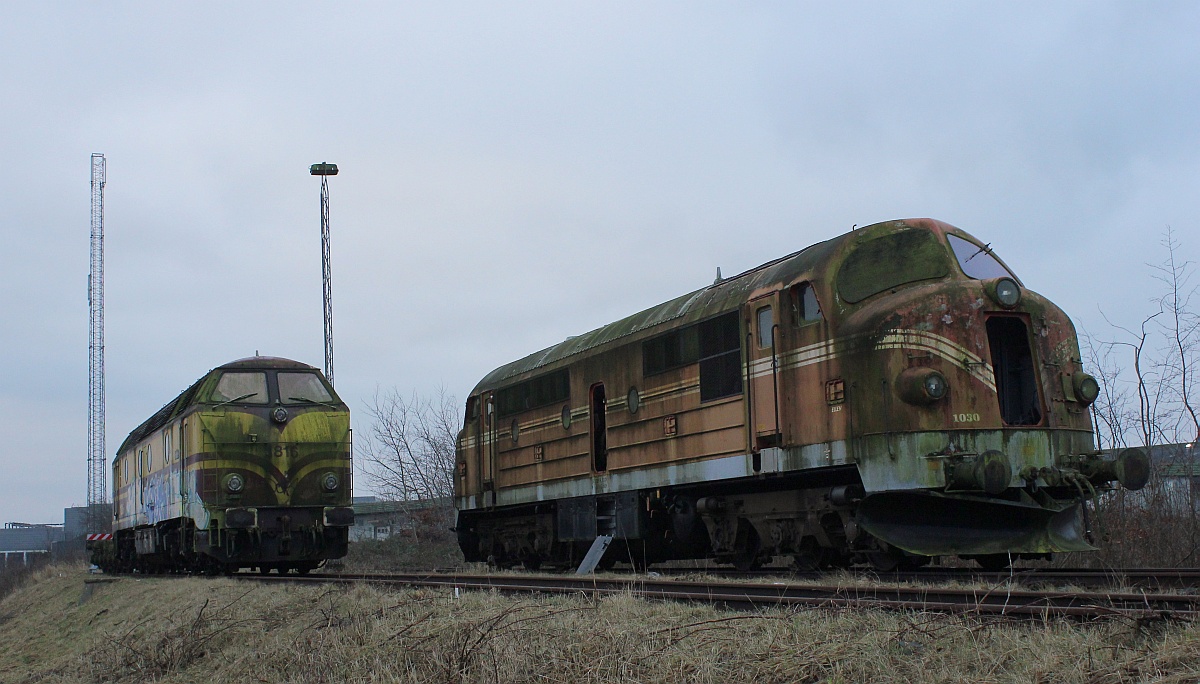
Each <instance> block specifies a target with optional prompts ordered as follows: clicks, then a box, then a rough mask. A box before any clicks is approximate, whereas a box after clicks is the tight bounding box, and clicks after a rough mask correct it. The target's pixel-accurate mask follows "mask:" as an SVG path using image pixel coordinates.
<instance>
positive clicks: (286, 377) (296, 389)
mask: <svg viewBox="0 0 1200 684" xmlns="http://www.w3.org/2000/svg"><path fill="white" fill-rule="evenodd" d="M278 381H279V396H280V397H281V398H282V399H283V401H284V402H285V403H289V404H290V403H293V402H321V403H323V402H329V401H333V397H332V396H330V395H329V390H327V389H325V385H324V383H322V382H321V378H319V377H317V374H316V373H279V375H278Z"/></svg>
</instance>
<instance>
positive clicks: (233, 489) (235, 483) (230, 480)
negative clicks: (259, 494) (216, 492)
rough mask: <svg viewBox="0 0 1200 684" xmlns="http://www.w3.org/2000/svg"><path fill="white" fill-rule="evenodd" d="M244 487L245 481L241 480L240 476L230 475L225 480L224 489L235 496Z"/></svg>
mask: <svg viewBox="0 0 1200 684" xmlns="http://www.w3.org/2000/svg"><path fill="white" fill-rule="evenodd" d="M245 486H246V480H244V479H242V476H241V475H238V474H237V473H231V474H230V475H229V476H228V477H226V478H225V489H228V490H229V492H230V493H231V494H237V493H238V492H240V491H242V489H243V488H244V487H245Z"/></svg>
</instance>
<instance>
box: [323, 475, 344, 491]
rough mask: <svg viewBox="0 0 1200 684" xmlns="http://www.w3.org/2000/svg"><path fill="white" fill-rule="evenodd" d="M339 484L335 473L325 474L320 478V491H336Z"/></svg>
mask: <svg viewBox="0 0 1200 684" xmlns="http://www.w3.org/2000/svg"><path fill="white" fill-rule="evenodd" d="M339 484H340V483H339V482H338V476H337V474H335V473H325V474H324V475H322V476H321V489H324V490H325V491H327V492H334V491H337V488H338V485H339Z"/></svg>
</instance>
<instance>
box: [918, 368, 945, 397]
mask: <svg viewBox="0 0 1200 684" xmlns="http://www.w3.org/2000/svg"><path fill="white" fill-rule="evenodd" d="M921 385H922V387H923V388H924V389H925V396H927V397H929V400H930V401H937V400H938V399H941V398H942V397H944V396H946V378H945V377H944V376H943V375H942V374H941V373H939V372H937V371H933V372H932V373H929V374H928V375H926V376H925V379H924V380H923V381H922V383H921Z"/></svg>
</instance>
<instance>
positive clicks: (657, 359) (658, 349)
mask: <svg viewBox="0 0 1200 684" xmlns="http://www.w3.org/2000/svg"><path fill="white" fill-rule="evenodd" d="M699 360H700V338H699V335H698V334H697V328H696V326H694V325H693V326H690V327H687V328H683V329H682V330H672V331H671V332H669V333H667V334H665V335H660V336H658V337H656V338H654V339H652V340H646V341H645V342H643V343H642V375H643V376H651V375H656V374H658V373H665V372H666V371H669V370H674V369H676V368H679V367H681V366H687V365H689V364H693V363H696V362H697V361H699Z"/></svg>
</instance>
